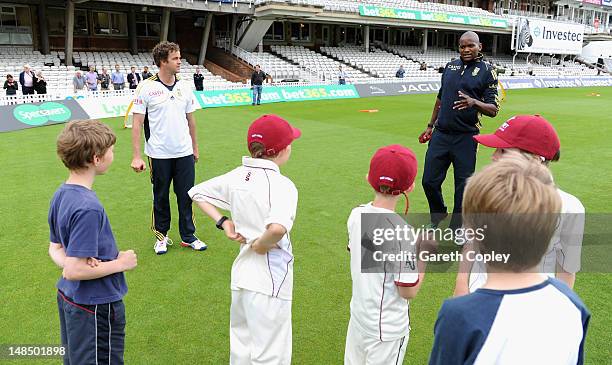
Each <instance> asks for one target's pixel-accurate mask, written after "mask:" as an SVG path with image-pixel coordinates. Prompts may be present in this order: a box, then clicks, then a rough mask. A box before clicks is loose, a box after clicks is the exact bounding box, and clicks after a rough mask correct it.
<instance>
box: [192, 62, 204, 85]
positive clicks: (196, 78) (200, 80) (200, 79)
mask: <svg viewBox="0 0 612 365" xmlns="http://www.w3.org/2000/svg"><path fill="white" fill-rule="evenodd" d="M193 84H194V86H195V88H196V91H202V90H204V75H202V72H201V71H200V66H196V72H195V73H194V74H193Z"/></svg>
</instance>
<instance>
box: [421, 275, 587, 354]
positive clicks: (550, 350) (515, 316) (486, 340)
mask: <svg viewBox="0 0 612 365" xmlns="http://www.w3.org/2000/svg"><path fill="white" fill-rule="evenodd" d="M590 316H591V315H590V313H589V311H588V310H587V308H586V307H585V305H584V304H583V303H582V301H581V300H580V298H579V297H578V295H576V293H574V292H573V291H572V290H571V289H570V288H569V287H568V286H567V285H565V284H564V283H562V282H560V281H559V280H556V279H552V278H549V279H547V280H546V281H544V282H542V283H541V284H538V285H534V286H531V287H528V288H523V289H516V290H492V289H478V290H476V291H475V292H474V293H472V294H469V295H465V296H462V297H458V298H453V299H449V300H446V301H445V302H444V304H443V305H442V309H440V312H439V313H438V320H437V321H436V325H435V328H434V345H433V349H432V351H431V356H430V358H429V364H430V365H438V364H439V365H453V364H462V365H464V364H483V365H484V364H487V365H488V364H496V365H506V364H507V365H515V364H555V365H570V364H571V365H576V364H583V363H584V355H583V350H584V339H585V337H586V333H587V326H588V324H589V319H590Z"/></svg>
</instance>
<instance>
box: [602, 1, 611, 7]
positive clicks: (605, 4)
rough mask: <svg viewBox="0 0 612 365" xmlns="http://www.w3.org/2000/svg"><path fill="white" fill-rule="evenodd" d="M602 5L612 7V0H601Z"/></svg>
mask: <svg viewBox="0 0 612 365" xmlns="http://www.w3.org/2000/svg"><path fill="white" fill-rule="evenodd" d="M601 5H603V6H610V7H612V0H601Z"/></svg>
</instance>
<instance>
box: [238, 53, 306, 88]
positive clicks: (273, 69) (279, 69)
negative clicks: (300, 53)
mask: <svg viewBox="0 0 612 365" xmlns="http://www.w3.org/2000/svg"><path fill="white" fill-rule="evenodd" d="M232 53H233V54H234V55H235V56H236V57H238V58H240V59H242V60H243V61H245V62H247V63H248V64H250V65H251V66H253V67H255V65H259V66H260V67H261V69H262V71H263V72H265V73H266V74H268V75H270V76H271V77H272V80H275V81H281V80H283V79H297V80H301V81H314V80H313V79H312V77H310V76H311V75H309V73H308V72H306V71H303V70H302V69H300V67H298V66H296V65H294V64H292V63H290V62H287V61H285V60H283V59H282V58H280V57H278V56H276V55H274V54H272V53H268V52H249V51H245V50H244V49H242V48H239V47H234V49H233V50H232Z"/></svg>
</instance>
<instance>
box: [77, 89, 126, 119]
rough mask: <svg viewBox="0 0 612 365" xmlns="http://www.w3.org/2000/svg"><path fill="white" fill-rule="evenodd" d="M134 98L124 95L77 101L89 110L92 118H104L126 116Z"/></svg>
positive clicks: (88, 112)
mask: <svg viewBox="0 0 612 365" xmlns="http://www.w3.org/2000/svg"><path fill="white" fill-rule="evenodd" d="M132 99H133V97H132V96H130V95H123V96H113V97H110V98H86V99H77V102H78V103H79V105H81V107H82V108H83V109H84V110H86V111H87V114H89V117H90V118H91V119H103V118H112V117H119V116H124V115H125V113H126V112H127V109H128V106H129V105H130V103H131V102H132Z"/></svg>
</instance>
